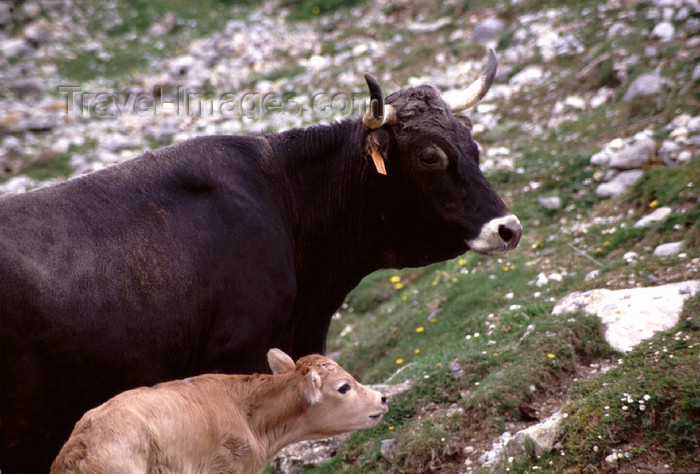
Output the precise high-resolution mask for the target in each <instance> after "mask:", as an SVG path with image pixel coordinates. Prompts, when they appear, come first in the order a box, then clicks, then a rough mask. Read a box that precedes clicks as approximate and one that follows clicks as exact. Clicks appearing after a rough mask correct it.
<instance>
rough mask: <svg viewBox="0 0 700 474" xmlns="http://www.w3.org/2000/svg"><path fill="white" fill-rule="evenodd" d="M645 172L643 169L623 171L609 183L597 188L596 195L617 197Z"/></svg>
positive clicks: (604, 197)
mask: <svg viewBox="0 0 700 474" xmlns="http://www.w3.org/2000/svg"><path fill="white" fill-rule="evenodd" d="M643 174H644V172H643V171H642V170H629V171H623V172H621V173H619V174H617V175H616V176H615V177H614V178H613V179H611V180H610V181H608V182H607V183H602V184H601V185H599V186H598V188H597V189H596V190H595V195H596V196H598V197H599V198H601V199H606V198H612V197H617V196H619V195H621V194H622V193H624V192H625V191H626V190H627V188H629V187H630V186H632V185H633V184H634V183H636V182H637V180H639V178H641V177H642V175H643Z"/></svg>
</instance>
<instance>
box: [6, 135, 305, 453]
mask: <svg viewBox="0 0 700 474" xmlns="http://www.w3.org/2000/svg"><path fill="white" fill-rule="evenodd" d="M245 140H251V139H245ZM245 145H246V147H248V148H251V147H252V145H250V144H248V143H246V144H245ZM240 148H241V147H240V146H239V144H237V140H236V138H234V137H211V138H208V139H201V140H192V141H190V142H185V143H183V144H180V145H178V146H174V147H167V148H165V149H161V150H159V151H158V152H156V153H153V154H146V155H143V156H141V157H139V158H137V159H135V160H132V161H129V162H125V163H122V164H120V165H116V166H114V167H110V168H107V169H105V170H103V171H101V172H97V173H94V174H91V175H87V176H85V177H82V178H77V179H74V180H70V181H68V182H66V183H63V184H61V185H58V186H54V187H51V188H46V189H41V190H37V191H33V192H30V193H26V194H23V195H18V196H13V197H4V198H1V199H0V282H2V284H0V305H1V306H2V311H0V313H1V314H0V317H1V318H2V321H0V336H1V341H0V342H1V344H2V348H3V357H2V359H1V361H0V363H1V364H2V377H3V384H2V396H1V400H0V402H1V406H2V411H3V413H2V434H3V440H2V441H3V445H5V446H7V445H8V444H14V443H18V442H19V443H21V442H23V441H26V440H29V439H32V438H43V437H49V438H50V437H51V436H53V435H55V434H56V431H55V428H56V427H62V428H59V429H58V432H59V435H58V436H60V437H64V436H67V434H68V431H69V430H70V427H71V426H72V424H73V423H74V422H75V420H76V419H77V418H78V417H79V416H80V414H82V413H83V412H84V411H85V410H87V409H88V408H91V407H94V406H96V405H97V404H99V403H101V402H103V401H104V400H106V399H107V398H109V397H110V396H112V395H114V394H116V393H118V392H120V391H123V390H125V389H128V388H133V387H135V386H139V385H151V384H153V383H157V382H161V381H164V380H169V379H175V378H182V377H185V376H188V375H192V374H193V373H198V372H199V373H201V372H204V371H207V370H206V367H203V365H206V364H207V363H208V364H213V363H214V362H213V361H215V359H217V358H218V359H221V357H223V356H224V355H225V353H226V351H229V352H230V351H231V350H233V349H235V348H236V344H238V343H239V342H240V341H237V339H236V334H232V333H231V331H230V330H229V329H228V328H227V327H226V326H225V323H222V322H221V320H222V319H227V318H228V319H232V320H234V321H235V319H236V318H237V317H238V316H239V314H240V313H243V312H245V313H246V314H250V315H253V314H254V315H255V317H256V318H264V317H265V314H264V312H265V309H264V308H257V307H255V304H257V303H261V302H262V303H264V304H267V305H268V306H269V305H270V302H274V300H275V298H277V299H279V295H276V294H275V292H276V293H280V291H282V290H280V288H279V287H278V288H274V287H273V286H272V285H265V284H262V283H263V282H264V280H265V277H259V275H261V274H263V273H265V270H264V268H265V265H266V263H265V261H260V262H258V265H257V268H255V266H254V265H253V264H252V263H254V260H255V259H256V258H258V257H256V253H257V255H259V254H260V253H261V252H262V251H263V250H262V249H261V248H260V246H259V243H260V242H262V243H267V244H268V245H273V246H275V249H273V250H274V251H273V252H271V254H273V255H274V256H275V258H276V259H277V261H276V262H275V264H276V265H277V271H281V272H283V273H284V271H285V270H283V269H284V268H285V265H287V268H288V267H289V265H291V263H290V262H289V260H290V257H289V256H288V255H289V253H290V252H289V250H288V249H283V248H281V247H280V244H279V243H278V242H277V241H274V239H275V238H277V239H278V237H272V236H275V235H277V236H279V232H273V231H272V228H277V229H278V228H279V225H280V224H279V218H278V217H276V216H275V215H274V212H273V211H271V210H270V208H269V205H268V202H267V196H265V187H264V183H261V180H262V177H261V176H260V171H259V168H260V166H259V165H256V156H255V155H254V154H253V155H252V156H251V153H252V150H251V149H248V151H247V153H248V154H247V155H242V154H241V151H240ZM244 148H245V147H244ZM251 209H252V210H251ZM256 242H259V243H256ZM280 256H281V257H280ZM251 259H252V260H251ZM237 266H241V267H244V268H245V267H247V268H249V269H252V270H251V271H253V272H256V271H257V273H256V275H258V277H257V278H256V277H251V276H250V275H249V274H246V273H241V272H240V271H239V270H238V269H237V268H236V267H237ZM261 269H262V270H261ZM280 269H282V270H280ZM261 278H262V280H261ZM287 278H288V277H287ZM282 283H283V285H282V288H283V289H284V291H286V296H285V297H286V298H287V299H289V298H291V296H290V292H291V291H292V290H291V289H292V287H293V284H291V283H290V282H289V281H284V282H282ZM246 285H247V286H246ZM255 287H261V289H260V291H259V292H258V293H259V295H258V296H257V300H258V301H257V303H256V297H255V296H253V297H252V299H251V302H252V303H251V302H249V303H247V304H248V305H249V306H247V307H246V306H245V304H243V303H241V302H240V301H241V300H244V299H245V295H246V293H247V294H254V293H256V292H255V291H254V290H255ZM288 303H289V302H287V303H286V304H288ZM251 305H252V306H251ZM278 309H279V308H278ZM249 317H251V316H249ZM222 324H224V327H222ZM227 324H229V325H230V324H231V323H230V322H229V323H227ZM249 324H252V323H249ZM277 325H278V326H279V324H277ZM282 326H283V325H282ZM243 327H245V324H243ZM248 329H249V331H250V332H253V333H254V330H258V328H255V327H250V328H248ZM213 331H216V333H215V334H212V332H213ZM227 331H228V332H227ZM212 336H216V337H218V338H219V339H221V340H222V341H223V347H222V349H221V350H217V347H216V344H214V345H213V346H212V343H211V342H212ZM227 345H228V346H227ZM261 350H264V349H261ZM222 354H223V355H222ZM261 360H264V357H263V358H262V359H261ZM242 361H243V358H240V357H239V358H238V361H237V362H239V363H241V362H242ZM215 362H216V363H217V364H218V365H219V366H216V367H212V368H210V369H209V371H213V370H220V369H221V368H226V367H225V364H224V363H223V362H221V361H220V360H218V361H215ZM237 369H239V370H240V367H237ZM49 420H50V421H49ZM66 430H68V431H66ZM63 439H65V438H63ZM54 454H55V452H54ZM3 458H4V459H7V456H5V452H3ZM3 462H4V463H5V462H6V461H3ZM3 467H4V466H3Z"/></svg>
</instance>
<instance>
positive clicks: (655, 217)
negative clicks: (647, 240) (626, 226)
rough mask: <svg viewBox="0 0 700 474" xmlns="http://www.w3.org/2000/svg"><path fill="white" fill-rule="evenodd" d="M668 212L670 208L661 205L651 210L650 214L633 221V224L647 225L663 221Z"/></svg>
mask: <svg viewBox="0 0 700 474" xmlns="http://www.w3.org/2000/svg"><path fill="white" fill-rule="evenodd" d="M670 214H671V208H670V207H667V206H663V207H660V208H658V209H655V210H654V212H652V213H651V214H647V215H646V216H644V217H642V218H641V219H639V220H638V221H637V222H635V224H634V226H635V227H647V226H650V225H651V224H654V223H656V222H661V221H665V220H666V218H667V217H668V216H669V215H670Z"/></svg>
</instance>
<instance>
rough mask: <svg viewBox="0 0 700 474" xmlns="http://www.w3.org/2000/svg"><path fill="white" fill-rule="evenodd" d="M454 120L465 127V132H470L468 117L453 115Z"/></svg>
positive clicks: (470, 125)
mask: <svg viewBox="0 0 700 474" xmlns="http://www.w3.org/2000/svg"><path fill="white" fill-rule="evenodd" d="M455 118H456V119H457V120H459V121H460V123H461V124H462V125H464V126H465V127H467V130H469V131H470V132H471V131H472V127H473V125H472V121H471V120H470V119H469V117H465V116H464V115H455Z"/></svg>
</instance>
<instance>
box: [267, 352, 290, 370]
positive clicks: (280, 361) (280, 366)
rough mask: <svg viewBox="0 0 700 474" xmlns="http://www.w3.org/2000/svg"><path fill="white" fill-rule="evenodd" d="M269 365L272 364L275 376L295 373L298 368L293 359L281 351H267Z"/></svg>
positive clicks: (271, 367)
mask: <svg viewBox="0 0 700 474" xmlns="http://www.w3.org/2000/svg"><path fill="white" fill-rule="evenodd" d="M267 363H268V364H270V369H272V373H273V374H286V373H289V372H293V371H294V369H295V368H296V364H295V363H294V361H293V360H292V358H291V357H289V356H288V355H287V354H285V353H284V352H282V351H281V350H279V349H270V350H269V351H267Z"/></svg>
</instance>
